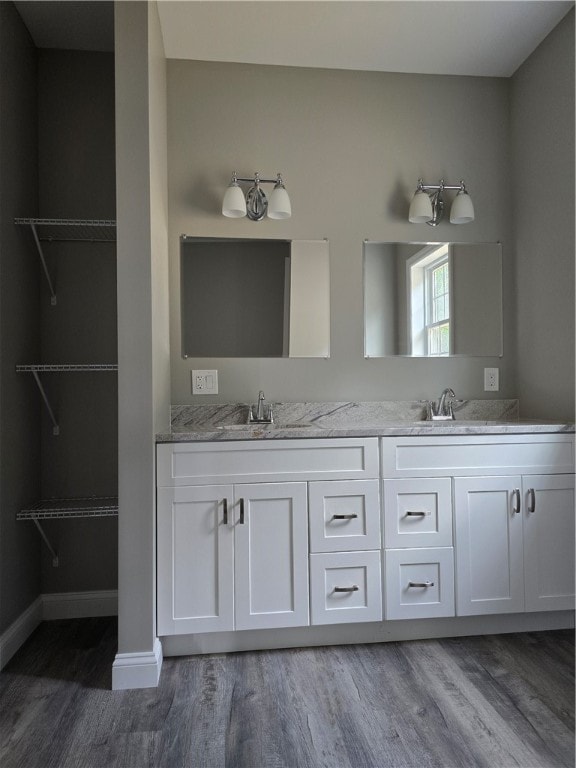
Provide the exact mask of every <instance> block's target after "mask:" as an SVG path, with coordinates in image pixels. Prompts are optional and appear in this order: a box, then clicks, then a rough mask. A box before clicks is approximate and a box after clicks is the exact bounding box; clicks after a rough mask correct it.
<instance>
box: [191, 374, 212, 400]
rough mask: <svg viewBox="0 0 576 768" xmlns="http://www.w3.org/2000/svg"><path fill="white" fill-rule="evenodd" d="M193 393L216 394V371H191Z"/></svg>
mask: <svg viewBox="0 0 576 768" xmlns="http://www.w3.org/2000/svg"><path fill="white" fill-rule="evenodd" d="M192 394H193V395H217V394H218V371H214V370H211V371H192Z"/></svg>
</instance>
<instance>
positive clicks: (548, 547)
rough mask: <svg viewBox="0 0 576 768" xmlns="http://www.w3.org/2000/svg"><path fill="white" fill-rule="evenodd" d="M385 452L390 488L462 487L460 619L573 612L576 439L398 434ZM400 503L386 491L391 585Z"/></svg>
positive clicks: (456, 508) (457, 532) (457, 499)
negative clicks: (395, 504)
mask: <svg viewBox="0 0 576 768" xmlns="http://www.w3.org/2000/svg"><path fill="white" fill-rule="evenodd" d="M381 455H382V459H381V460H382V472H383V476H384V478H386V479H385V480H384V488H385V489H386V487H387V483H390V481H389V480H388V479H391V481H392V482H391V485H392V487H394V483H396V482H400V479H401V481H402V482H403V483H404V487H405V488H408V489H410V488H412V487H413V491H414V493H418V490H419V488H420V487H421V485H420V484H421V482H422V481H423V480H425V481H426V482H427V483H430V484H432V486H433V485H434V483H435V482H442V483H446V482H450V483H451V484H452V505H453V510H452V512H453V530H454V553H455V559H454V578H455V587H456V591H455V594H456V615H457V616H472V615H481V614H496V613H517V612H531V611H546V610H570V609H573V607H574V515H575V511H574V436H573V434H569V433H559V434H539V435H478V436H458V437H456V436H455V437H450V436H444V435H439V436H438V437H437V438H436V437H415V438H410V437H398V438H392V437H391V438H382V454H381ZM438 493H440V490H438ZM439 498H440V496H438V499H439ZM438 503H440V502H438ZM392 506H393V505H392V502H391V501H390V494H388V495H386V492H385V510H384V515H385V520H386V524H385V542H384V543H385V546H386V548H387V550H386V568H387V570H386V573H387V577H388V579H390V574H389V573H388V569H389V563H393V562H394V558H396V557H398V556H397V555H393V556H390V555H389V553H388V547H389V542H388V541H387V539H386V534H387V533H389V530H390V529H391V530H392V534H391V538H390V542H391V543H392V544H393V545H394V543H395V541H396V540H397V538H398V536H400V535H403V534H401V533H400V532H397V537H396V539H395V538H394V535H395V532H394V530H393V529H394V526H395V525H396V522H395V520H394V517H395V515H396V512H395V511H394V510H393V509H391V507H392ZM433 510H434V505H433V504H432V507H431V512H430V515H429V517H430V519H432V520H433V514H434V513H433ZM423 511H427V510H426V508H424V509H423ZM427 517H428V515H427V516H424V515H422V516H421V519H422V521H425V520H426V519H427ZM407 525H411V523H407ZM437 533H438V535H439V530H438V532H437ZM404 540H405V541H408V535H406V537H405V539H404ZM414 540H415V541H418V539H414ZM420 545H421V544H418V546H420ZM390 567H393V566H390ZM424 581H425V580H423V583H424ZM429 581H432V578H430V579H429ZM388 588H390V589H392V587H391V586H390V581H389V586H388V587H387V590H388ZM423 589H424V588H423ZM387 598H388V591H387ZM387 616H388V612H387ZM392 617H394V616H393V615H391V616H389V618H392Z"/></svg>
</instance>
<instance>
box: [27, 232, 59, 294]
mask: <svg viewBox="0 0 576 768" xmlns="http://www.w3.org/2000/svg"><path fill="white" fill-rule="evenodd" d="M30 229H31V230H32V234H33V235H34V240H35V241H36V248H37V249H38V254H39V256H40V261H41V262H42V267H43V269H44V274H45V275H46V280H47V281H48V287H49V288H50V304H51V305H52V306H53V307H55V306H56V293H55V291H54V286H53V284H52V278H51V277H50V272H49V271H48V265H47V264H46V258H45V256H44V251H43V250H42V244H41V243H40V238H39V237H38V232H37V231H36V224H34V223H33V222H30Z"/></svg>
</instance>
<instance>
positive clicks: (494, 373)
mask: <svg viewBox="0 0 576 768" xmlns="http://www.w3.org/2000/svg"><path fill="white" fill-rule="evenodd" d="M499 374H500V369H499V368H484V392H498V390H499V388H500V375H499Z"/></svg>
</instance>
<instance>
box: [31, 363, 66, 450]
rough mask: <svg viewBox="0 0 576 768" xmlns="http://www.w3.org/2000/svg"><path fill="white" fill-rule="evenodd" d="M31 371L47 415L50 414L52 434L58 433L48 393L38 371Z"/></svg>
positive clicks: (58, 428)
mask: <svg viewBox="0 0 576 768" xmlns="http://www.w3.org/2000/svg"><path fill="white" fill-rule="evenodd" d="M31 373H32V375H33V376H34V379H35V381H36V384H37V385H38V389H39V390H40V394H41V395H42V399H43V400H44V405H45V406H46V410H47V411H48V415H49V416H50V419H51V421H52V434H53V435H59V434H60V427H59V426H58V422H57V421H56V417H55V416H54V411H53V410H52V406H51V405H50V401H49V400H48V395H47V394H46V391H45V389H44V387H43V386H42V382H41V381H40V376H38V371H35V370H32V371H31Z"/></svg>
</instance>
